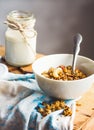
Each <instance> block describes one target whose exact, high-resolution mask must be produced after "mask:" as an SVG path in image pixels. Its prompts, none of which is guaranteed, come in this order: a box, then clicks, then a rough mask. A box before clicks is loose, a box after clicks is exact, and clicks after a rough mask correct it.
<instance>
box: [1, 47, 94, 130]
mask: <svg viewBox="0 0 94 130" xmlns="http://www.w3.org/2000/svg"><path fill="white" fill-rule="evenodd" d="M0 55H1V56H3V58H1V62H2V63H4V64H6V65H7V66H8V69H9V72H13V73H23V74H25V73H32V65H28V66H24V67H13V66H11V65H8V64H7V63H6V61H5V59H4V55H5V48H4V47H3V46H0ZM42 56H43V55H42V54H37V56H36V59H37V58H39V57H42ZM74 130H94V84H93V85H92V86H90V89H89V90H88V91H87V92H86V93H85V94H84V95H82V97H81V99H80V100H79V101H77V102H76V115H75V120H74Z"/></svg>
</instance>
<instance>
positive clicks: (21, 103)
mask: <svg viewBox="0 0 94 130" xmlns="http://www.w3.org/2000/svg"><path fill="white" fill-rule="evenodd" d="M53 100H54V99H53V98H51V97H49V96H47V95H45V94H44V93H43V92H42V91H41V90H40V88H39V87H38V85H37V82H36V80H35V77H34V74H25V75H22V74H13V73H8V75H7V76H6V78H5V80H1V81H0V130H73V120H74V116H75V101H74V100H66V101H65V103H66V104H67V105H68V106H69V107H70V108H71V109H72V116H63V115H62V116H61V113H62V112H63V109H62V110H57V111H55V112H52V113H51V114H48V115H47V116H45V117H42V115H41V114H40V113H39V112H38V110H37V109H36V108H37V107H38V106H39V105H40V104H41V103H42V102H52V101H53Z"/></svg>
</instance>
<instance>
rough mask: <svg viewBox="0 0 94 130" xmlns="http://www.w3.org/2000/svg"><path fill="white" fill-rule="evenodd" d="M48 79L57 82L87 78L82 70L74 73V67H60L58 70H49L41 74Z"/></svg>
mask: <svg viewBox="0 0 94 130" xmlns="http://www.w3.org/2000/svg"><path fill="white" fill-rule="evenodd" d="M41 74H42V75H43V76H45V77H46V78H50V79H55V80H78V79H83V78H86V77H87V76H86V74H84V73H83V72H82V71H81V70H79V69H75V72H73V71H72V66H64V65H61V66H58V67H56V68H53V67H51V68H49V70H48V71H44V72H42V73H41Z"/></svg>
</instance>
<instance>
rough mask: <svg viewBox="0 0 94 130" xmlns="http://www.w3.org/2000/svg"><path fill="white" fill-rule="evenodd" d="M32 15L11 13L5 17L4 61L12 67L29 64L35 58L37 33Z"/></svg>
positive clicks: (18, 12) (20, 12) (19, 12)
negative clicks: (6, 26) (6, 27)
mask: <svg viewBox="0 0 94 130" xmlns="http://www.w3.org/2000/svg"><path fill="white" fill-rule="evenodd" d="M35 21H36V20H35V17H34V15H33V14H32V13H29V12H23V11H12V12H10V13H9V15H8V16H7V20H6V22H5V23H6V24H7V25H8V29H7V31H6V33H5V60H6V61H7V63H8V64H10V65H13V66H24V65H28V64H31V63H32V62H33V61H34V60H35V58H36V38H37V32H36V31H35V30H34V25H35Z"/></svg>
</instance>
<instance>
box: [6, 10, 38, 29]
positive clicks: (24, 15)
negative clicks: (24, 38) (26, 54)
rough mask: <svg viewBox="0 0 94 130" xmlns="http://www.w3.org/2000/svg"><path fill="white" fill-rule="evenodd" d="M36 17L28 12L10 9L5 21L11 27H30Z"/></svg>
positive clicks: (32, 26) (33, 24)
mask: <svg viewBox="0 0 94 130" xmlns="http://www.w3.org/2000/svg"><path fill="white" fill-rule="evenodd" d="M35 22H36V19H35V17H34V15H33V14H32V13H30V12H23V11H17V10H16V11H12V12H10V13H9V15H8V16H7V21H6V23H7V24H8V26H9V27H10V28H12V29H15V30H18V29H19V28H20V29H32V28H34V26H35Z"/></svg>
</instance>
